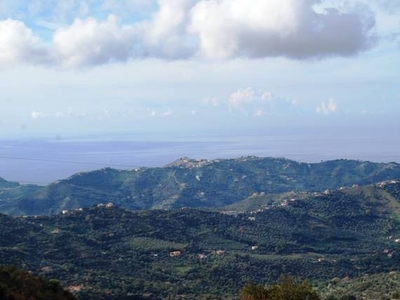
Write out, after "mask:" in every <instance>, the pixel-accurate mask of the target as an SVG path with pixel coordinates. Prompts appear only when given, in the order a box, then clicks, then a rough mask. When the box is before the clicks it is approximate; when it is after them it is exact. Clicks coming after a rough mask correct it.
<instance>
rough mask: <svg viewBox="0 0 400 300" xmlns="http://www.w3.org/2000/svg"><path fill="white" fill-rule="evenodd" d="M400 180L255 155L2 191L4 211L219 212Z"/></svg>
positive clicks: (378, 172)
mask: <svg viewBox="0 0 400 300" xmlns="http://www.w3.org/2000/svg"><path fill="white" fill-rule="evenodd" d="M398 178H400V165H399V164H397V163H372V162H363V161H357V160H333V161H326V162H320V163H312V164H311V163H304V162H296V161H292V160H289V159H285V158H268V157H267V158H259V157H255V156H248V157H240V158H237V159H215V160H204V159H202V160H194V159H189V158H182V159H179V160H177V161H175V162H173V163H171V164H168V165H167V166H164V167H154V168H144V167H143V168H136V169H132V170H117V169H112V168H103V169H100V170H95V171H91V172H84V173H82V172H81V173H77V174H74V175H72V176H70V177H69V178H67V179H63V180H58V181H56V182H53V183H51V184H49V185H47V186H44V187H38V186H36V187H35V186H31V188H30V189H26V188H25V186H18V187H15V193H14V194H15V195H14V194H11V195H10V192H9V191H5V189H3V190H1V189H0V212H4V213H8V214H12V215H36V214H49V213H57V212H61V211H62V210H64V209H72V208H78V207H88V206H91V205H94V204H97V203H101V202H112V203H114V204H116V205H118V206H121V207H125V208H127V209H131V210H132V209H133V210H142V209H171V208H172V209H173V208H181V207H198V208H200V207H202V208H220V207H224V206H227V205H231V204H234V203H236V202H239V201H242V200H244V199H247V198H249V197H250V196H252V195H253V194H255V193H258V194H261V193H266V194H271V193H272V194H279V193H285V192H290V191H307V192H310V191H311V192H321V191H324V190H326V189H338V188H340V187H343V186H349V185H353V184H358V185H366V184H372V183H374V182H379V181H383V180H390V179H398ZM24 189H25V190H24ZM3 194H4V195H6V196H7V197H5V196H4V195H3Z"/></svg>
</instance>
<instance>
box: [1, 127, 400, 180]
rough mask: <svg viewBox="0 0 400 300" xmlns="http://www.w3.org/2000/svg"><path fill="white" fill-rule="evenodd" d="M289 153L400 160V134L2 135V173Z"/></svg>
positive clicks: (299, 157)
mask: <svg viewBox="0 0 400 300" xmlns="http://www.w3.org/2000/svg"><path fill="white" fill-rule="evenodd" d="M242 156H259V157H284V158H288V159H292V160H296V161H302V162H308V163H317V162H321V161H326V160H334V159H356V160H362V161H373V162H398V163H399V162H400V139H399V138H398V137H397V134H374V135H369V134H354V135H349V134H343V135H341V134H336V135H326V134H319V135H315V134H313V135H306V134H303V135H298V134H296V135H290V134H286V135H250V136H249V135H246V136H197V137H193V136H192V137H191V136H186V137H185V136H183V137H178V138H171V139H167V138H148V139H146V138H143V137H142V138H139V139H135V138H134V137H132V138H126V137H125V138H121V139H101V138H86V139H84V138H80V139H71V138H68V139H60V138H54V139H18V140H13V139H8V140H0V177H2V178H4V179H6V180H8V181H17V182H19V183H21V184H30V183H32V184H39V185H46V184H49V183H51V182H53V181H56V180H60V179H65V178H68V177H69V176H72V175H73V174H75V173H78V172H87V171H92V170H97V169H101V168H106V167H111V168H116V169H135V168H138V167H162V166H164V165H166V164H169V163H171V162H173V161H175V160H177V159H179V158H182V157H189V158H193V159H225V158H237V157H242Z"/></svg>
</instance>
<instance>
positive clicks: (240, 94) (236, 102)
mask: <svg viewBox="0 0 400 300" xmlns="http://www.w3.org/2000/svg"><path fill="white" fill-rule="evenodd" d="M253 101H254V90H253V89H252V88H251V87H248V88H246V89H239V90H237V91H236V92H234V93H233V94H231V96H230V97H229V107H230V108H233V109H241V108H242V106H243V105H245V104H249V103H251V102H253Z"/></svg>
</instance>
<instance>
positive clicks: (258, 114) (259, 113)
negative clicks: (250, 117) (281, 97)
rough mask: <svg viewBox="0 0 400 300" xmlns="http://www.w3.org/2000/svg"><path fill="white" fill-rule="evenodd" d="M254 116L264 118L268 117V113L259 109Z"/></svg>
mask: <svg viewBox="0 0 400 300" xmlns="http://www.w3.org/2000/svg"><path fill="white" fill-rule="evenodd" d="M254 115H255V116H256V117H262V116H265V115H266V112H265V111H264V110H262V109H258V110H257V111H256V113H255V114H254Z"/></svg>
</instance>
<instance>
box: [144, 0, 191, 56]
mask: <svg viewBox="0 0 400 300" xmlns="http://www.w3.org/2000/svg"><path fill="white" fill-rule="evenodd" d="M194 2H195V0H159V1H158V4H159V10H158V11H156V12H155V13H154V14H153V17H152V19H151V21H150V22H144V23H143V24H142V26H141V29H142V39H143V44H144V46H145V47H146V52H147V53H148V55H149V56H155V57H164V58H175V59H179V58H185V57H189V56H192V55H193V52H194V48H195V46H196V44H195V43H193V42H192V39H193V38H192V37H190V36H188V35H187V33H186V26H187V23H188V11H189V9H190V8H191V6H192V5H193V3H194Z"/></svg>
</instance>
